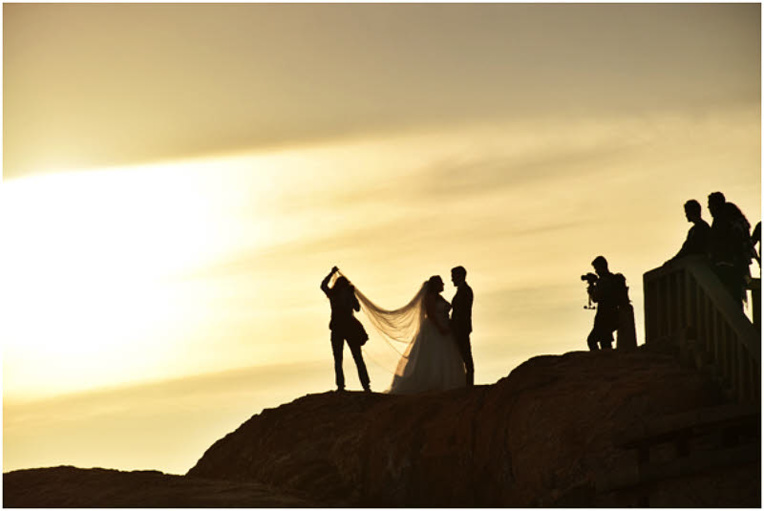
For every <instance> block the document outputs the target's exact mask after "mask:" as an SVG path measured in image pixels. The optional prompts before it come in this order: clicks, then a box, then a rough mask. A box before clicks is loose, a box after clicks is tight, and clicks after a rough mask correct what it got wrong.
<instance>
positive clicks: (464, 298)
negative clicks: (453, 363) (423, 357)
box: [451, 266, 475, 387]
mask: <svg viewBox="0 0 764 511" xmlns="http://www.w3.org/2000/svg"><path fill="white" fill-rule="evenodd" d="M466 278H467V270H465V269H464V267H463V266H457V267H456V268H453V269H452V270H451V281H452V282H453V283H454V286H456V294H455V295H454V299H453V300H452V301H451V306H452V307H453V308H452V309H451V331H452V332H453V334H454V339H455V340H456V345H457V347H458V348H459V353H460V354H461V356H462V360H464V368H465V369H466V372H467V386H468V387H471V386H473V385H474V384H475V365H474V363H473V362H472V347H471V346H470V333H471V332H472V301H473V295H472V288H471V287H470V286H469V285H468V284H467V281H466V280H465V279H466Z"/></svg>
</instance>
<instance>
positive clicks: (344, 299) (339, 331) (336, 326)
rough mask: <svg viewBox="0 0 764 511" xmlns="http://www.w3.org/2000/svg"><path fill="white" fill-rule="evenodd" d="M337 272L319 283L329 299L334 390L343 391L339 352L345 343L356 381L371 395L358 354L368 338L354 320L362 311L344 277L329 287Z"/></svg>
mask: <svg viewBox="0 0 764 511" xmlns="http://www.w3.org/2000/svg"><path fill="white" fill-rule="evenodd" d="M337 271H339V270H338V269H337V267H336V266H335V267H333V268H332V271H331V272H329V275H327V276H326V278H324V280H323V281H322V282H321V289H322V290H323V291H324V293H326V296H327V297H329V304H330V305H331V307H332V317H331V321H330V322H329V330H331V333H332V334H331V341H332V354H333V355H334V374H335V377H336V382H337V390H338V391H342V390H345V375H344V373H343V372H342V352H343V349H344V347H345V341H347V343H348V347H350V353H351V354H352V355H353V360H354V361H355V365H356V367H357V368H358V379H359V380H361V385H362V386H363V389H364V390H365V391H366V392H371V388H370V387H369V373H368V372H367V371H366V364H365V363H364V361H363V355H362V354H361V346H362V345H363V344H364V343H365V342H366V340H367V339H368V338H369V336H368V335H367V334H366V331H365V330H364V328H363V325H361V323H360V322H359V321H358V320H357V319H356V318H355V317H354V316H353V311H354V310H356V311H358V310H361V304H360V303H358V298H356V296H355V288H354V287H353V286H352V285H351V284H350V281H348V279H347V278H345V277H344V276H341V277H339V278H338V279H337V280H336V281H335V283H334V286H333V287H331V288H330V287H329V280H331V278H332V276H333V275H334V274H335V273H336V272H337Z"/></svg>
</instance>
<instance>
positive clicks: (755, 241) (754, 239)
mask: <svg viewBox="0 0 764 511" xmlns="http://www.w3.org/2000/svg"><path fill="white" fill-rule="evenodd" d="M751 244H752V245H753V249H754V250H755V251H756V262H757V263H759V268H761V222H759V223H758V224H756V227H754V229H753V233H752V234H751ZM756 245H758V246H759V248H758V249H757V248H756Z"/></svg>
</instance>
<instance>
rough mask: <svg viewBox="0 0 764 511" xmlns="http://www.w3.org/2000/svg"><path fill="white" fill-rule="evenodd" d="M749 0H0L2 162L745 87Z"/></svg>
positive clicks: (641, 104)
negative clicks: (411, 0)
mask: <svg viewBox="0 0 764 511" xmlns="http://www.w3.org/2000/svg"><path fill="white" fill-rule="evenodd" d="M759 14H760V7H759V6H758V5H753V4H751V5H690V4H687V5H680V6H676V5H674V6H671V5H636V4H633V5H595V6H585V5H551V4H547V5H521V4H507V5H501V4H496V5H434V4H432V5H248V4H238V5H220V6H218V5H181V4H176V5H159V4H145V5H140V4H129V5H118V4H113V5H97V4H82V5H71V4H70V5H55V4H37V5H23V4H18V5H10V6H7V7H6V9H5V17H4V38H5V39H4V80H5V82H4V97H5V99H6V101H5V110H4V171H5V177H6V179H7V178H15V177H19V176H21V175H24V174H27V173H31V172H40V171H46V170H51V169H56V168H84V167H99V166H106V165H118V164H127V163H136V162H147V161H155V160H166V159H177V158H186V157H192V156H202V155H209V154H223V153H228V152H232V151H240V150H251V149H254V148H259V149H265V148H273V147H281V146H285V145H286V146H297V145H305V144H309V143H316V142H325V141H327V140H336V139H347V138H354V137H366V136H369V135H370V134H381V133H386V134H391V133H398V132H400V131H402V130H410V129H424V130H428V129H431V128H433V127H438V126H444V125H450V126H459V125H462V124H463V123H465V122H472V121H475V120H491V121H500V120H507V119H529V118H536V117H538V116H540V115H550V114H552V115H567V114H571V113H573V114H575V113H578V114H581V113H584V114H592V113H594V114H601V113H603V112H610V113H612V112H627V111H629V112H635V111H636V112H639V111H661V110H665V109H667V108H679V109H688V108H695V109H697V108H698V107H700V108H703V107H705V106H706V105H709V104H714V103H716V104H720V103H722V104H728V103H729V102H734V101H741V100H744V101H758V96H759V91H760V67H759V63H760V42H759V38H760V21H759V18H760V16H759ZM309 20H310V22H309ZM677 26H682V30H681V31H678V30H676V27H677ZM647 34H649V37H647Z"/></svg>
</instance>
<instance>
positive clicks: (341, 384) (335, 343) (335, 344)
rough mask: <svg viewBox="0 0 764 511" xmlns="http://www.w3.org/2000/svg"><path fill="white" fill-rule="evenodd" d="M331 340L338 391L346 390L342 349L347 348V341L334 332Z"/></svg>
mask: <svg viewBox="0 0 764 511" xmlns="http://www.w3.org/2000/svg"><path fill="white" fill-rule="evenodd" d="M331 339H332V354H333V355H334V376H335V382H336V383H337V390H343V389H344V388H345V375H344V374H343V372H342V349H343V348H344V347H345V339H344V338H343V337H342V336H341V335H340V334H338V333H336V332H332V338H331Z"/></svg>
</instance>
